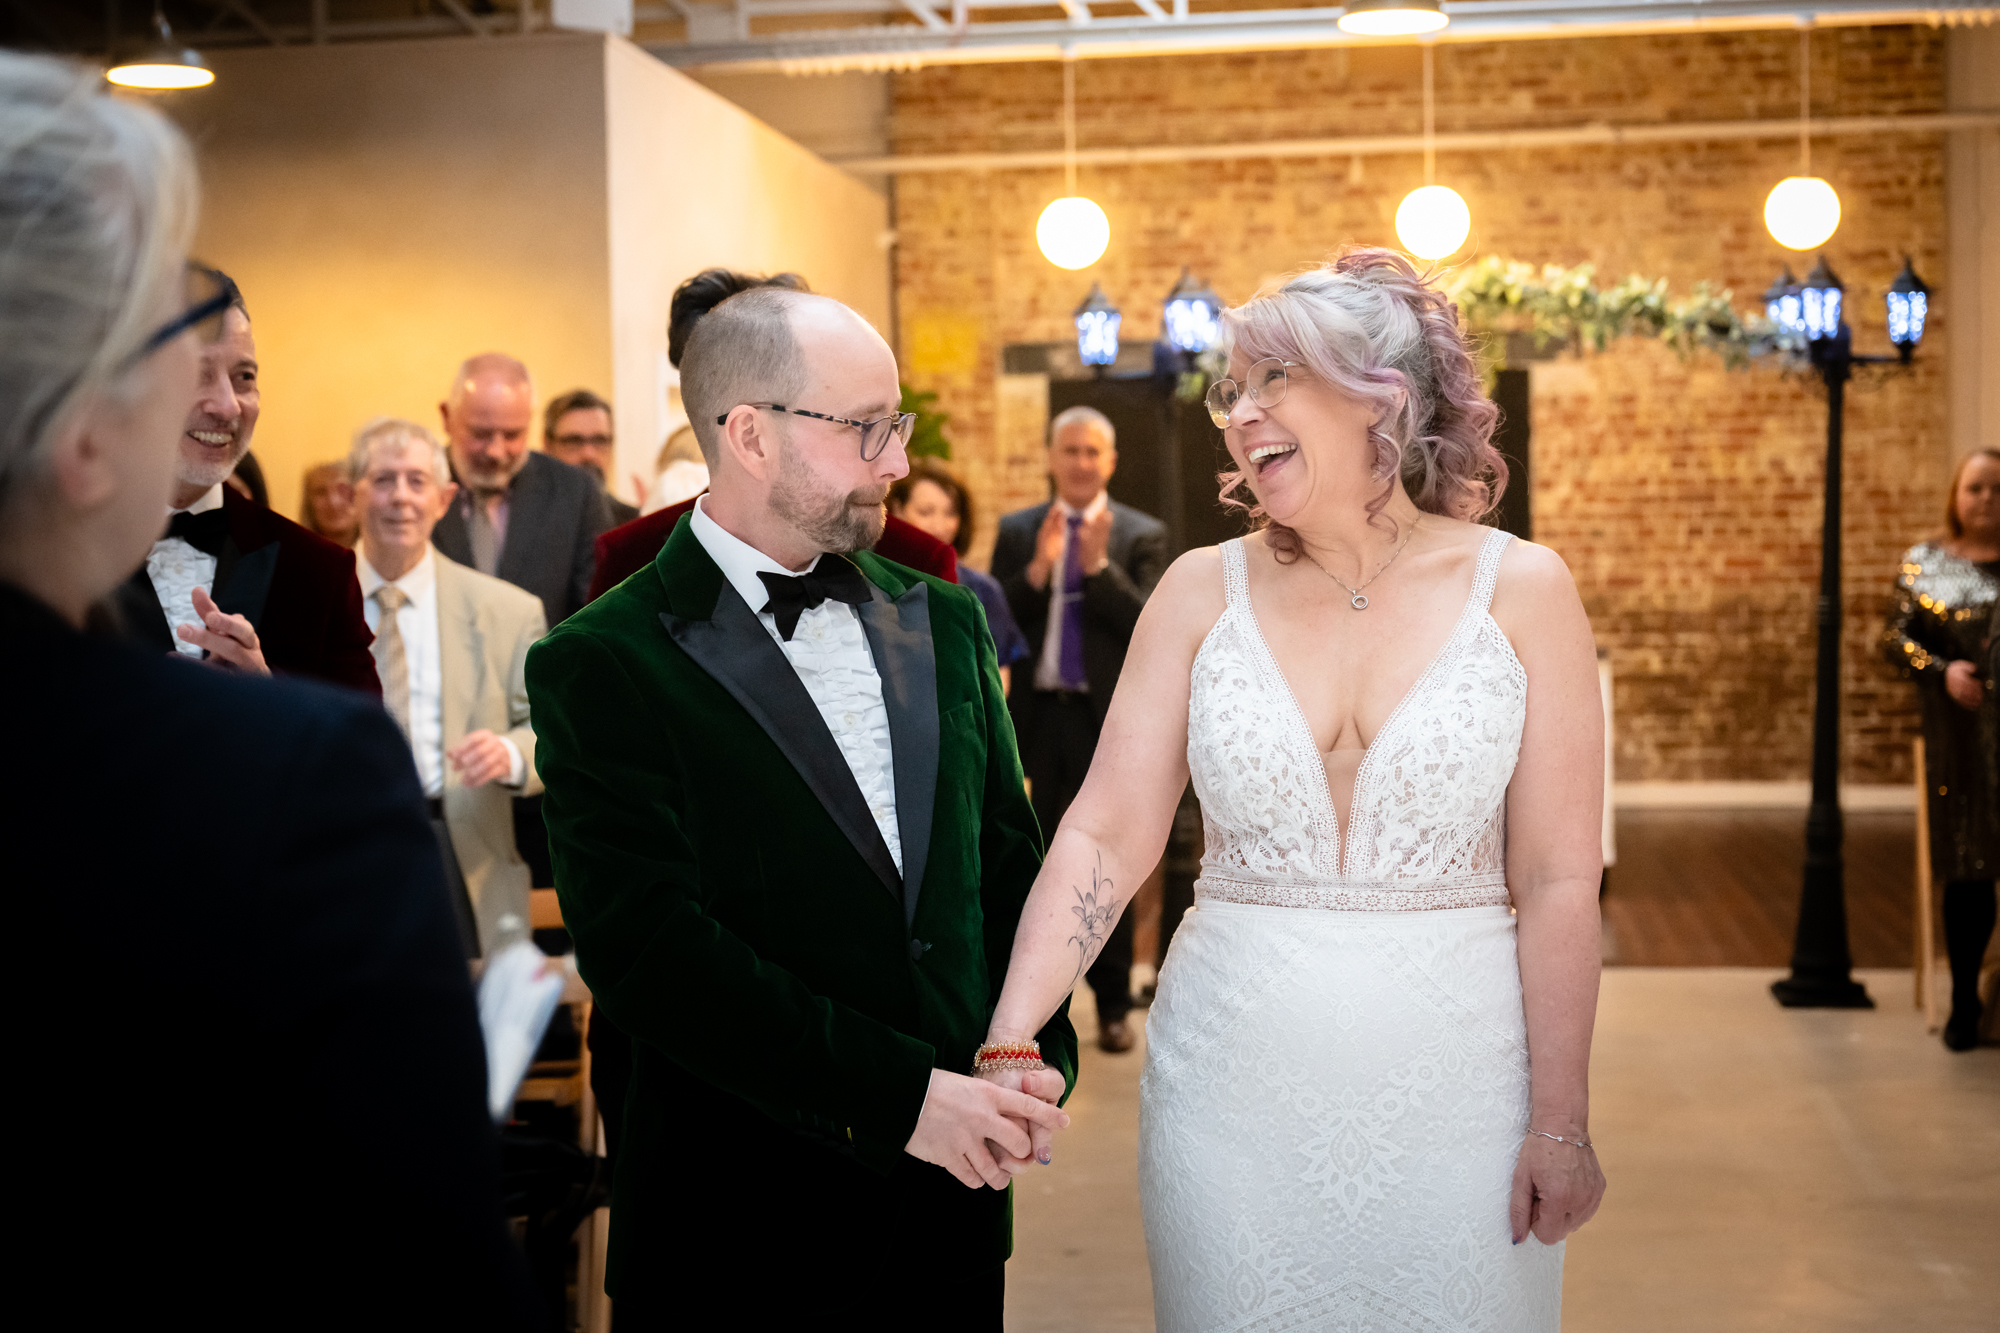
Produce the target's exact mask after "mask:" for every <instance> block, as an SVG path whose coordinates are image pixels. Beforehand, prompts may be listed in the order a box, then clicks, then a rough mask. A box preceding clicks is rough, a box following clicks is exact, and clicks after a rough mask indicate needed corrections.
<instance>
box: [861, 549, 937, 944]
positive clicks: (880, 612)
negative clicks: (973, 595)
mask: <svg viewBox="0 0 2000 1333" xmlns="http://www.w3.org/2000/svg"><path fill="white" fill-rule="evenodd" d="M856 609H857V610H858V611H860V613H861V628H862V629H863V630H864V631H866V632H867V635H868V649H869V651H870V652H872V653H873V654H874V655H875V670H876V671H878V672H880V673H881V676H882V702H883V703H884V704H885V705H886V706H887V707H888V710H889V750H890V756H891V762H892V763H893V765H894V767H895V773H896V829H897V833H898V835H899V836H900V837H901V839H902V843H903V919H904V924H905V925H910V924H914V923H915V921H916V918H917V895H918V894H920V893H922V892H923V887H924V863H925V862H926V861H927V860H928V859H929V854H930V846H931V818H932V815H933V813H934V809H935V807H936V804H937V775H938V706H937V653H936V651H935V649H934V647H933V645H932V643H931V603H930V585H928V584H925V583H921V582H920V583H918V584H916V585H915V586H914V587H912V588H911V589H910V590H909V591H908V592H906V593H904V594H903V595H902V596H901V597H899V598H897V599H896V600H895V601H893V602H892V601H890V600H889V597H888V594H887V593H884V592H883V591H882V590H881V589H880V588H877V589H876V590H875V600H874V601H872V602H869V603H867V604H866V605H863V606H860V607H857V608H856Z"/></svg>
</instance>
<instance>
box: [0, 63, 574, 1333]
mask: <svg viewBox="0 0 2000 1333" xmlns="http://www.w3.org/2000/svg"><path fill="white" fill-rule="evenodd" d="M100 89H101V77H100V76H98V75H95V74H94V73H93V72H91V71H88V70H83V69H79V68H75V67H72V66H71V65H69V64H67V63H64V62H58V61H55V60H46V59H37V58H33V57H26V56H21V55H17V54H15V53H12V52H0V125H5V126H7V127H8V128H7V131H6V135H7V152H6V154H5V155H4V156H0V275H4V277H0V386H4V387H5V391H4V392H0V642H4V643H5V644H6V645H7V651H6V652H5V653H4V654H0V690H5V691H6V697H7V698H8V699H10V700H12V701H14V703H15V704H16V707H15V709H14V717H13V719H12V722H13V733H12V734H13V737H14V740H15V743H16V744H17V745H18V746H20V747H23V748H21V749H20V750H19V751H18V753H19V755H20V756H22V758H23V759H24V760H25V762H16V763H11V764H8V765H6V766H5V768H4V771H0V809H4V810H6V812H7V820H8V823H7V828H8V834H9V836H8V852H9V857H10V866H9V868H10V871H11V872H12V879H13V882H14V884H15V885H16V886H17V891H16V892H15V893H14V895H13V897H12V900H11V903H10V906H11V908H12V915H11V919H10V922H9V924H10V926H11V927H12V928H13V930H14V931H15V932H16V938H18V939H20V940H22V941H25V942H27V943H28V945H29V947H27V948H25V949H23V950H20V951H17V953H18V956H17V958H16V960H15V962H14V966H13V967H12V968H11V969H10V974H11V975H10V990H9V1007H10V1009H11V1010H12V1011H13V1012H15V1013H17V1014H23V1015H27V1014H32V1015H33V1018H32V1023H33V1026H34V1032H35V1037H34V1043H33V1045H34V1054H33V1056H32V1058H31V1060H30V1062H29V1063H30V1065H31V1066H32V1072H29V1071H28V1069H27V1068H26V1067H24V1068H23V1069H22V1070H21V1071H18V1073H17V1077H16V1078H15V1080H14V1083H13V1086H14V1087H15V1090H16V1091H15V1096H14V1098H13V1099H12V1100H13V1103H14V1107H13V1115H12V1116H11V1118H10V1120H9V1122H8V1128H9V1129H10V1131H11V1133H10V1140H11V1142H12V1143H13V1144H14V1150H13V1152H12V1153H11V1154H10V1160H9V1163H8V1166H9V1172H8V1185H9V1187H10V1189H11V1190H13V1191H14V1192H15V1197H16V1198H18V1199H21V1200H33V1207H32V1217H31V1218H30V1219H28V1224H27V1225H26V1226H24V1227H23V1229H22V1231H21V1232H20V1233H18V1234H19V1236H20V1239H18V1240H17V1241H16V1242H14V1244H13V1245H12V1246H11V1247H10V1248H11V1250H12V1252H13V1258H12V1260H11V1262H12V1264H13V1265H14V1268H15V1271H17V1272H20V1273H29V1274H33V1275H34V1280H35V1282H37V1283H38V1284H40V1285H42V1286H45V1287H47V1288H48V1289H50V1290H53V1291H59V1292H63V1293H66V1294H67V1295H68V1298H69V1304H70V1306H71V1307H73V1308H72V1309H71V1310H70V1312H69V1314H68V1315H66V1316H65V1319H64V1322H66V1323H71V1324H75V1325H77V1326H79V1327H83V1328H93V1329H95V1328H107V1329H127V1328H143V1327H147V1326H149V1325H152V1324H157V1323H159V1322H161V1321H162V1320H163V1318H171V1317H173V1316H172V1313H171V1312H174V1311H180V1312H182V1315H183V1317H190V1316H189V1313H188V1312H194V1313H193V1314H192V1315H191V1318H192V1319H193V1320H194V1321H196V1322H199V1323H200V1324H202V1325H203V1326H205V1327H210V1328H225V1329H253V1328H254V1329H265V1328H274V1327H276V1328H287V1329H293V1328H311V1329H322V1328H324V1329H341V1330H346V1329H360V1328H367V1329H379V1328H397V1329H402V1328H412V1329H414V1328H479V1329H524V1330H525V1329H529V1328H533V1327H535V1322H534V1317H533V1313H532V1307H531V1305H530V1301H531V1299H532V1298H531V1296H530V1294H529V1292H528V1290H527V1286H526V1281H525V1274H524V1272H523V1271H522V1266H521V1263H520V1259H519V1256H518V1254H517V1253H516V1252H515V1251H514V1249H513V1246H512V1241H511V1239H510V1237H509V1236H508V1234H507V1229H506V1226H505V1223H504V1222H503V1220H502V1218H501V1210H500V1193H499V1163H498V1153H497V1149H496V1144H495V1138H494V1133H493V1126H492V1124H491V1123H490V1121H489V1120H488V1118H487V1112H486V1086H485V1085H486V1072H485V1060H484V1058H483V1054H482V1051H481V1047H480V1036H479V1026H478V1021H477V1016H476V1013H475V1010H474V1005H473V996H472V990H471V986H470V984H469V982H468V979H467V975H466V968H465V962H464V958H463V955H462V953H461V950H460V948H459V943H458V935H457V927H456V926H455V924H454V922H453V919H452V912H451V907H450V905H449V904H448V902H447V901H446V898H445V892H444V881H443V875H442V867H441V865H440V862H439V857H438V851H437V843H436V840H435V838H434V837H433V835H432V833H431V830H430V826H429V823H428V821H427V820H426V818H425V813H424V806H423V800H422V797H421V795H420V794H419V791H418V787H417V780H416V774H415V772H414V770H413V768H412V766H411V762H410V755H409V750H408V748H407V747H406V746H405V744H404V742H403V739H402V737H401V735H400V734H399V733H398V732H397V730H396V728H395V726H394V724H393V723H391V722H390V721H389V719H388V717H387V716H386V715H385V714H384V713H383V711H382V708H381V705H380V704H379V703H378V702H377V701H375V700H374V699H371V698H365V697H358V696H357V695H355V694H354V693H352V692H350V691H345V690H338V689H333V688H329V687H326V686H323V685H319V684H315V683H310V682H301V681H287V680H267V679H262V678H258V677H253V676H249V675H246V674H239V673H235V672H223V671H215V670H209V669H207V668H204V667H202V666H200V665H197V664H194V663H192V662H185V661H180V660H177V657H178V655H177V654H173V653H163V652H150V651H146V650H145V649H144V648H141V647H136V646H134V645H131V644H129V643H124V642H120V641H119V640H118V639H116V638H115V637H110V636H108V635H105V634H103V633H102V632H101V631H102V630H103V629H104V628H106V621H107V619H108V612H107V610H106V608H105V606H104V603H103V599H104V598H105V597H106V596H107V595H108V594H110V593H111V592H112V591H113V590H114V589H116V588H117V587H118V586H119V585H120V584H121V583H122V582H123V581H124V580H125V579H126V578H127V576H128V575H129V574H130V572H131V570H132V569H133V568H134V566H136V565H138V564H139V563H140V562H141V561H142V560H144V559H145V558H146V555H147V552H148V550H149V549H150V548H151V547H152V545H153V539H154V537H155V536H156V535H157V533H158V531H159V526H160V515H161V510H162V509H163V508H164V507H165V505H166V502H167V500H168V498H169V497H170V496H171V495H172V494H173V490H174V487H175V485H176V472H177V466H176V463H177V457H176V455H177V449H176V441H177V440H178V439H179V438H181V437H182V436H183V433H184V428H185V425H186V423H187V419H188V413H189V411H190V409H191V408H193V407H194V405H195V400H196V396H197V389H196V380H197V376H198V372H199V369H200V365H201V362H202V354H201V353H202V344H203V343H207V344H209V345H210V346H211V348H212V347H213V345H214V344H215V342H216V340H217V339H218V338H219V337H222V336H223V335H224V333H225V331H226V330H227V329H228V328H229V327H232V326H231V325H228V324H225V322H224V320H223V316H224V313H225V311H226V310H227V308H228V305H227V302H228V291H227V289H226V288H222V287H219V286H218V285H216V284H215V283H214V282H213V279H212V276H211V277H205V276H203V275H202V274H200V273H195V274H189V273H188V272H187V270H186V269H185V266H184V263H183V259H182V256H183V254H184V250H185V245H186V239H187V233H188V232H189V231H191V230H192V228H193V225H194V217H195V204H196V186H195V182H194V177H193V168H192V165H191V164H192V156H193V155H192V153H191V152H190V151H189V149H188V147H187V145H186V144H185V143H184V142H183V141H181V139H180V136H179V134H178V133H177V132H176V131H175V130H173V129H172V128H171V127H170V126H169V125H168V124H167V123H166V122H165V121H164V120H163V119H161V118H160V117H159V116H158V115H157V114H156V113H154V112H152V111H150V110H147V109H144V108H139V107H134V106H130V105H127V104H124V103H120V102H114V101H112V99H110V98H108V97H104V96H102V95H101V91H100ZM209 433H210V434H217V435H220V434H225V433H226V432H222V431H214V432H209ZM217 448H218V450H219V451H222V446H221V445H218V446H217ZM182 452H183V453H184V451H182ZM225 452H226V451H225ZM218 481H219V479H218ZM283 558H284V557H283V554H282V552H281V554H280V568H282V560H283ZM87 627H89V628H87ZM93 631H99V632H93ZM200 632H201V633H208V634H217V635H218V636H219V637H224V638H229V639H230V641H231V642H234V643H236V644H237V646H238V647H239V648H241V647H243V643H242V641H241V640H238V639H235V638H234V636H233V635H231V634H228V633H226V632H223V631H215V630H206V629H204V630H202V631H200ZM362 651H363V653H364V654H365V653H366V651H367V650H366V647H365V640H364V647H363V650H362ZM30 1089H32V1093H30ZM52 1116H53V1119H52V1118H51V1117H52ZM52 1131H53V1132H52ZM225 1289H226V1290H225Z"/></svg>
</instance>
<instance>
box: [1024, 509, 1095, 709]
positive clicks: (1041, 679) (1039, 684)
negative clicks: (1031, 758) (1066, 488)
mask: <svg viewBox="0 0 2000 1333" xmlns="http://www.w3.org/2000/svg"><path fill="white" fill-rule="evenodd" d="M1051 503H1052V504H1053V505H1054V506H1055V507H1056V509H1057V511H1058V512H1060V513H1061V514H1062V516H1063V522H1064V527H1063V548H1062V554H1060V555H1058V556H1057V557H1056V566H1055V568H1054V569H1052V570H1050V571H1049V622H1048V632H1047V633H1046V634H1044V635H1043V636H1042V655H1041V656H1040V657H1039V658H1037V659H1036V661H1035V688H1036V689H1038V690H1062V689H1068V688H1069V687H1068V686H1066V685H1064V684H1063V678H1062V607H1063V602H1062V599H1063V570H1065V569H1067V568H1068V567H1069V527H1068V522H1069V516H1070V515H1071V514H1074V513H1076V512H1077V511H1076V510H1074V509H1071V508H1070V507H1069V505H1068V504H1067V503H1066V502H1065V501H1064V500H1063V498H1062V497H1061V496H1057V497H1056V498H1055V499H1054V500H1053V501H1051ZM1110 503H1111V495H1110V492H1108V491H1099V492H1098V493H1097V498H1096V499H1095V500H1092V501H1091V502H1090V503H1089V504H1087V505H1085V506H1084V507H1083V521H1084V522H1086V523H1088V522H1089V521H1090V520H1091V519H1093V518H1096V517H1097V516H1098V515H1099V514H1101V513H1103V512H1104V509H1105V506H1107V505H1109V504H1110ZM1096 572H1097V571H1095V570H1091V569H1086V570H1084V571H1083V573H1084V576H1085V577H1086V578H1088V577H1089V576H1090V575H1092V574H1094V573H1096ZM1089 689H1090V687H1089V685H1087V684H1086V685H1085V686H1084V692H1085V693H1088V692H1089Z"/></svg>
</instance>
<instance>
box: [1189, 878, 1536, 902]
mask: <svg viewBox="0 0 2000 1333" xmlns="http://www.w3.org/2000/svg"><path fill="white" fill-rule="evenodd" d="M1194 899H1195V902H1196V903H1197V904H1199V903H1201V902H1203V901H1215V902H1225V903H1244V904H1246V905H1249V906H1253V907H1303V908H1317V909H1319V910H1321V911H1329V912H1437V911H1445V910H1449V909H1451V908H1456V907H1506V906H1509V905H1510V904H1511V903H1512V901H1513V899H1512V898H1511V897H1510V896H1509V895H1508V893H1507V874H1506V872H1505V871H1501V870H1483V871H1478V872H1475V873H1473V874H1467V875H1453V876H1451V877H1450V878H1448V879H1346V878H1339V879H1275V878H1274V879H1266V878H1261V877H1258V878H1248V877H1244V876H1242V875H1203V876H1202V877H1201V878H1200V879H1198V880H1196V881H1195V882H1194Z"/></svg>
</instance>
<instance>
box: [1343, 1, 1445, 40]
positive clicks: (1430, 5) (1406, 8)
mask: <svg viewBox="0 0 2000 1333" xmlns="http://www.w3.org/2000/svg"><path fill="white" fill-rule="evenodd" d="M1334 22H1335V24H1336V25H1337V26H1338V27H1339V28H1340V30H1341V31H1342V32H1351V33H1353V34H1354V35H1355V36H1357V37H1408V36H1411V35H1412V34H1414V33H1419V32H1436V31H1437V30H1438V29H1439V28H1442V27H1443V26H1444V25H1445V24H1447V23H1449V22H1451V20H1450V19H1449V18H1447V17H1446V16H1445V13H1444V10H1443V9H1442V8H1441V7H1440V6H1439V4H1438V0H1354V3H1352V4H1350V5H1349V6H1348V7H1347V8H1346V9H1344V10H1342V11H1341V14H1340V17H1339V18H1338V19H1335V20H1334Z"/></svg>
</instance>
